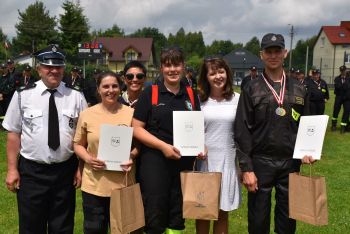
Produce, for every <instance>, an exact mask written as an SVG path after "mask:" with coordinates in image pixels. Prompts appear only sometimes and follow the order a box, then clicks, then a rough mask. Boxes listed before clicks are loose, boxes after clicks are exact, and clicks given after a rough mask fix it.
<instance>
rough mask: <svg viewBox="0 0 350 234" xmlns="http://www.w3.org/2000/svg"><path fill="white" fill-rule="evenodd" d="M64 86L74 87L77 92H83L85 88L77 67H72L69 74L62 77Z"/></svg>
mask: <svg viewBox="0 0 350 234" xmlns="http://www.w3.org/2000/svg"><path fill="white" fill-rule="evenodd" d="M63 82H64V83H66V86H67V87H69V88H72V89H75V90H77V91H79V92H83V91H84V88H85V83H84V78H83V77H82V76H81V75H79V68H78V67H73V68H72V70H71V75H70V76H67V77H65V78H64V79H63Z"/></svg>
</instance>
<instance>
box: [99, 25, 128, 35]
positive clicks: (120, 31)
mask: <svg viewBox="0 0 350 234" xmlns="http://www.w3.org/2000/svg"><path fill="white" fill-rule="evenodd" d="M93 35H95V36H98V37H124V36H125V32H124V30H123V29H121V28H120V27H119V26H118V25H116V24H113V26H112V27H111V28H107V29H106V30H105V31H102V30H101V29H100V30H99V31H97V32H96V31H95V32H93Z"/></svg>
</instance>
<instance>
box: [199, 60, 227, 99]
mask: <svg viewBox="0 0 350 234" xmlns="http://www.w3.org/2000/svg"><path fill="white" fill-rule="evenodd" d="M209 67H211V68H212V69H214V70H217V69H220V68H223V69H225V71H226V74H227V79H226V84H225V86H224V91H223V97H224V98H225V99H226V100H229V99H231V98H232V95H233V87H232V85H233V83H232V79H233V76H232V72H231V69H230V67H229V66H228V64H227V63H226V61H225V60H224V59H222V58H214V59H204V61H203V64H202V66H201V69H200V75H199V80H198V94H199V99H200V100H201V101H202V102H205V101H207V100H208V98H209V95H210V90H211V88H210V84H209V81H208V78H207V75H208V70H209V69H208V68H209Z"/></svg>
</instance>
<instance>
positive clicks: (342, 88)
mask: <svg viewBox="0 0 350 234" xmlns="http://www.w3.org/2000/svg"><path fill="white" fill-rule="evenodd" d="M334 94H335V95H336V96H341V97H342V98H343V99H350V80H349V78H347V77H341V76H340V75H339V76H337V77H336V78H335V79H334Z"/></svg>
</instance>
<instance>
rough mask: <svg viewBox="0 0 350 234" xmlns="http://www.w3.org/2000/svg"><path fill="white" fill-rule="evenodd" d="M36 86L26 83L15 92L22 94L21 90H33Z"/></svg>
mask: <svg viewBox="0 0 350 234" xmlns="http://www.w3.org/2000/svg"><path fill="white" fill-rule="evenodd" d="M35 87H36V84H35V83H28V84H27V85H26V86H20V87H18V88H17V89H16V91H17V92H22V91H23V90H27V89H32V88H35Z"/></svg>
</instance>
